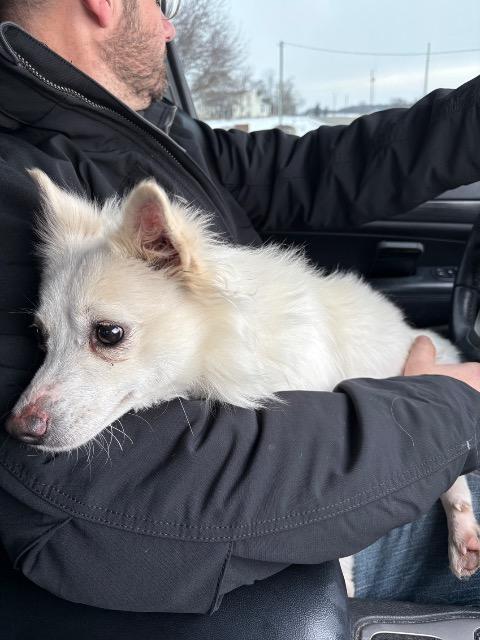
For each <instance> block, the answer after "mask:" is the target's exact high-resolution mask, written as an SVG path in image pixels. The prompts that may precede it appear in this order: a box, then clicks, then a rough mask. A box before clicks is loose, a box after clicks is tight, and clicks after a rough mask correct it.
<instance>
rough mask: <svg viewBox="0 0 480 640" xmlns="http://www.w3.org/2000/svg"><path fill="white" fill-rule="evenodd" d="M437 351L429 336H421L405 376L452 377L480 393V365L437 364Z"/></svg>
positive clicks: (404, 373)
mask: <svg viewBox="0 0 480 640" xmlns="http://www.w3.org/2000/svg"><path fill="white" fill-rule="evenodd" d="M435 357H436V351H435V346H434V344H433V342H432V341H431V340H430V338H428V337H427V336H419V337H418V338H417V339H416V340H415V342H414V343H413V345H412V348H411V349H410V353H409V354H408V358H407V361H406V363H405V368H404V370H403V375H405V376H421V375H438V376H450V377H451V378H456V379H457V380H460V381H461V382H465V383H466V384H468V385H470V386H471V387H473V388H474V389H475V390H476V391H480V364H479V363H477V362H464V363H462V364H437V363H436V362H435Z"/></svg>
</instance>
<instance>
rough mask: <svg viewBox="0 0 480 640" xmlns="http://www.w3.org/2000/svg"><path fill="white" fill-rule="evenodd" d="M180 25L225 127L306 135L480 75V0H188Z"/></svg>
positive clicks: (199, 90)
mask: <svg viewBox="0 0 480 640" xmlns="http://www.w3.org/2000/svg"><path fill="white" fill-rule="evenodd" d="M176 27H177V43H178V47H179V50H180V55H181V57H182V61H183V64H184V66H185V71H186V75H187V78H188V81H189V84H190V87H191V89H192V93H193V97H194V100H195V105H196V108H197V112H198V114H199V117H200V118H202V119H204V120H207V121H208V122H210V123H211V124H212V125H213V126H221V127H225V128H230V127H237V128H241V129H244V130H248V131H253V130H256V129H265V128H269V127H274V126H279V125H280V126H281V127H282V128H283V129H285V130H287V131H291V132H292V133H297V134H300V135H301V134H303V133H305V132H306V131H308V130H310V129H314V128H316V127H318V126H319V124H329V125H335V124H347V123H349V122H351V121H352V120H353V119H355V118H356V117H358V116H359V115H363V114H365V113H371V112H374V111H378V110H381V109H387V108H391V107H405V106H410V105H411V104H413V103H414V102H416V101H418V100H419V99H421V98H422V96H424V95H425V94H426V93H428V92H429V91H432V90H433V89H435V88H438V87H446V88H454V87H457V86H459V85H461V84H463V83H464V82H466V81H467V80H469V79H471V78H473V77H474V76H476V75H477V74H479V73H480V35H479V34H480V30H479V27H480V3H479V2H478V0H456V2H451V0H421V2H418V0H403V2H392V1H391V0H365V1H363V2H358V1H355V2H354V1H353V0H297V2H296V3H295V4H293V3H290V2H289V3H287V2H281V1H278V0H262V2H258V0H242V2H238V0H183V2H182V5H181V10H180V13H179V15H178V16H177V18H176Z"/></svg>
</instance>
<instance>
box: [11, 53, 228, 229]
mask: <svg viewBox="0 0 480 640" xmlns="http://www.w3.org/2000/svg"><path fill="white" fill-rule="evenodd" d="M15 55H16V57H17V59H18V60H19V61H20V62H21V64H22V66H23V68H24V69H26V70H27V71H29V72H30V73H31V74H32V75H33V76H35V77H36V78H37V79H38V80H40V81H41V82H42V83H43V84H45V85H47V86H48V87H50V88H51V89H54V90H55V91H58V92H60V93H65V94H67V95H70V96H73V97H74V98H77V99H79V100H81V101H82V102H85V103H86V104H88V106H89V107H91V108H92V109H95V110H97V111H100V112H104V113H110V114H112V115H113V116H115V117H116V118H117V119H119V120H121V121H122V122H123V123H124V124H126V125H127V126H129V127H131V128H133V129H135V131H137V132H139V133H140V134H143V135H145V136H147V137H148V138H150V139H151V140H152V141H153V142H154V143H155V145H158V146H159V147H160V148H161V149H162V151H163V152H164V153H165V154H166V155H167V156H168V157H169V158H170V159H171V160H172V161H173V162H174V163H175V164H176V165H177V166H178V167H180V169H181V170H182V173H183V174H186V176H191V173H190V172H189V171H188V170H187V168H186V166H185V165H184V164H183V163H182V162H180V160H179V159H178V158H177V157H176V156H175V155H174V154H173V153H172V152H171V151H170V150H169V149H167V147H166V146H165V144H163V143H162V141H161V140H159V139H158V136H165V137H167V136H166V134H165V133H164V132H163V131H161V130H160V129H157V128H156V127H154V125H152V124H151V123H150V122H148V120H145V121H144V125H145V126H146V127H148V128H149V129H151V130H153V131H154V132H155V134H157V137H155V136H154V135H152V133H149V132H148V131H146V130H145V129H144V128H142V127H140V126H138V125H137V124H135V122H133V121H132V120H131V119H129V118H127V117H126V116H124V115H122V114H121V113H119V112H118V111H115V109H112V108H110V107H106V106H104V105H101V104H98V103H97V102H94V101H93V100H90V99H89V98H87V97H86V96H85V95H83V94H82V93H80V92H79V91H75V89H71V88H69V87H66V86H63V85H59V84H57V83H55V82H52V81H51V80H48V78H46V77H45V76H44V75H42V74H41V73H40V72H39V71H38V70H37V69H35V67H33V66H32V65H31V64H30V63H29V62H28V60H26V59H25V58H24V57H23V56H21V55H20V54H19V53H18V52H15ZM138 117H139V116H138ZM168 140H169V143H170V144H172V145H174V146H175V147H176V148H177V150H178V151H179V152H180V153H182V154H183V155H184V157H185V159H187V161H188V163H189V164H190V165H191V168H192V169H193V170H194V171H196V172H197V173H198V175H199V178H201V180H200V179H197V180H196V181H197V182H198V183H199V185H200V187H201V188H202V190H203V192H204V194H205V195H206V196H207V198H208V200H209V201H210V204H211V205H212V206H213V209H215V210H216V211H217V212H218V213H219V214H220V216H221V219H222V221H223V222H224V224H225V227H226V228H227V230H228V231H229V232H230V233H231V235H232V237H235V231H234V229H232V228H231V227H230V225H229V223H228V220H227V219H226V218H225V216H224V215H223V211H224V208H225V203H224V201H223V198H222V196H221V194H220V193H219V191H218V189H217V188H216V186H215V184H214V183H213V182H212V181H211V180H210V179H209V177H208V176H207V175H206V174H205V172H204V171H203V169H202V168H201V167H200V166H199V165H198V164H197V163H196V162H195V161H194V160H192V159H191V158H190V157H189V156H188V154H187V153H186V151H185V150H184V149H183V148H182V147H181V146H180V145H178V144H177V143H176V142H175V141H174V140H172V139H171V138H168ZM177 178H178V177H177ZM192 178H194V177H193V176H192ZM178 181H179V182H182V183H183V182H184V180H178ZM185 186H186V187H187V189H186V190H187V191H192V189H191V188H188V186H187V185H185ZM207 209H210V207H207Z"/></svg>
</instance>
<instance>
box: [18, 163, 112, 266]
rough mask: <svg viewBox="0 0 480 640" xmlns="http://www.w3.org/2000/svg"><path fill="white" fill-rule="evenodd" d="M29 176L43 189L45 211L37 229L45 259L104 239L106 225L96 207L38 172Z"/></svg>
mask: <svg viewBox="0 0 480 640" xmlns="http://www.w3.org/2000/svg"><path fill="white" fill-rule="evenodd" d="M28 173H29V174H30V176H31V177H32V178H33V179H34V180H35V182H36V183H37V185H38V187H39V189H40V196H41V202H42V211H41V214H40V215H39V216H38V220H37V225H36V226H37V233H38V236H39V237H40V240H41V243H42V244H41V246H40V252H41V254H42V255H43V256H44V257H47V258H54V257H55V256H58V255H61V254H63V253H65V249H66V248H67V247H72V246H78V245H79V244H81V243H84V242H90V241H92V240H97V239H100V238H102V237H103V236H104V233H105V232H104V224H103V222H102V218H101V215H100V212H99V211H98V208H97V207H96V206H95V205H94V204H92V203H90V202H88V201H87V200H85V199H84V198H81V197H79V196H77V195H75V194H74V193H70V192H68V191H65V190H64V189H61V188H60V187H58V186H57V185H56V184H55V183H54V182H52V180H50V178H49V177H48V176H47V174H46V173H44V172H43V171H40V170H39V169H31V170H30V171H28Z"/></svg>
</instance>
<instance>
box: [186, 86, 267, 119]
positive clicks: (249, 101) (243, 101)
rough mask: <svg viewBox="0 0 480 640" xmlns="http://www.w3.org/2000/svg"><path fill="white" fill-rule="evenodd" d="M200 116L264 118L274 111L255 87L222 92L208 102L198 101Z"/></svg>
mask: <svg viewBox="0 0 480 640" xmlns="http://www.w3.org/2000/svg"><path fill="white" fill-rule="evenodd" d="M196 106H197V111H198V114H199V116H200V117H201V118H202V119H204V120H211V119H231V118H263V117H265V116H270V115H271V113H272V107H271V105H270V104H269V103H268V102H267V101H266V100H265V98H264V97H263V96H261V95H260V93H259V92H258V91H257V90H255V89H248V90H245V91H236V92H234V93H233V92H232V93H222V94H219V95H218V96H212V97H211V98H209V100H208V102H206V101H205V100H199V101H198V102H197V103H196Z"/></svg>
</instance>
